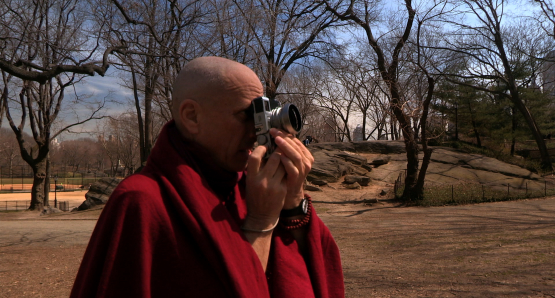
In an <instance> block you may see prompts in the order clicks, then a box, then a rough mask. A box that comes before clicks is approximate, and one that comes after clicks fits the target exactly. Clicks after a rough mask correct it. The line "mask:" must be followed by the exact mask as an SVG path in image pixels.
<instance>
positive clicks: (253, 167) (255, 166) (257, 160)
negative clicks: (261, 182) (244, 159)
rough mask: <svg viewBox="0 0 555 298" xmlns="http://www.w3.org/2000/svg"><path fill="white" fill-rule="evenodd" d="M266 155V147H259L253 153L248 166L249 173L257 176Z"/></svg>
mask: <svg viewBox="0 0 555 298" xmlns="http://www.w3.org/2000/svg"><path fill="white" fill-rule="evenodd" d="M265 153H266V147H264V146H258V147H256V148H255V149H254V150H253V151H252V153H251V155H250V156H249V161H248V164H247V173H249V174H252V175H256V174H257V173H258V171H260V165H261V164H262V158H263V157H264V154H265Z"/></svg>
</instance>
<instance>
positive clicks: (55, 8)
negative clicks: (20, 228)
mask: <svg viewBox="0 0 555 298" xmlns="http://www.w3.org/2000/svg"><path fill="white" fill-rule="evenodd" d="M83 5H84V4H83V3H81V2H79V1H76V0H51V1H48V0H42V1H34V2H28V1H2V2H0V11H1V13H2V15H3V18H2V21H0V32H2V33H3V34H6V35H5V36H2V38H0V43H1V46H0V49H1V51H2V53H3V58H0V68H1V69H2V70H3V78H4V90H6V87H7V86H17V89H18V90H19V92H18V94H17V95H16V94H13V95H7V96H3V102H4V107H5V109H6V111H5V112H6V118H7V120H8V123H9V125H10V127H11V128H12V130H13V132H14V133H15V137H16V139H17V141H18V144H19V148H20V153H21V157H22V158H23V159H24V160H25V162H26V163H28V164H29V165H30V166H31V168H32V170H33V187H32V191H31V204H30V209H39V210H40V209H42V207H43V206H48V205H49V202H48V191H49V189H48V187H46V186H47V185H48V182H49V150H50V142H51V140H52V139H53V138H55V137H56V136H57V135H59V134H60V133H61V132H62V131H64V130H66V129H69V128H70V127H73V126H75V125H79V124H82V123H84V122H86V121H88V120H91V119H97V118H98V114H97V113H98V111H99V110H100V109H101V108H102V103H100V105H98V106H96V109H94V110H93V111H92V113H91V114H90V115H89V116H86V117H85V119H83V120H80V121H77V122H75V123H73V124H70V125H67V126H65V127H63V128H62V129H61V130H58V131H52V130H53V125H54V124H55V121H56V119H57V117H58V115H59V113H60V111H61V109H62V102H63V100H64V99H65V97H66V89H69V88H72V86H73V85H74V84H75V83H76V82H77V81H79V80H80V77H79V76H77V74H86V75H93V74H94V73H98V74H101V75H103V74H104V72H105V71H106V69H107V67H108V61H107V57H108V54H110V53H111V52H112V51H113V49H109V50H106V51H105V52H104V55H103V59H102V62H101V64H100V65H99V63H97V62H95V61H93V57H94V56H95V53H96V51H97V49H98V45H95V44H94V42H93V44H92V45H90V41H89V40H88V38H86V37H85V36H86V32H88V31H87V30H86V26H85V22H86V20H87V15H86V14H85V12H86V11H87V10H86V9H85V7H83ZM93 40H94V36H93ZM6 73H8V74H10V75H12V76H13V77H14V78H15V77H16V78H17V80H15V79H10V80H8V78H9V76H8V75H6ZM65 73H69V74H67V75H66V74H65ZM6 81H10V82H11V83H13V84H14V85H11V84H7V83H6ZM4 94H7V92H4ZM74 102H75V103H79V99H78V98H75V100H74ZM10 103H13V105H11V104H10ZM17 118H19V121H18V122H19V123H16V119H17ZM27 124H28V125H29V129H30V131H31V132H32V135H33V141H34V144H29V142H28V141H26V140H25V138H24V129H25V126H26V125H27Z"/></svg>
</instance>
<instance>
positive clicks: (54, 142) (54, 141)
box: [50, 138, 60, 149]
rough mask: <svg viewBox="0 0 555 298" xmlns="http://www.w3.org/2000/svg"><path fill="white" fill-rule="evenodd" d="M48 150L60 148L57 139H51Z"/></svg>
mask: <svg viewBox="0 0 555 298" xmlns="http://www.w3.org/2000/svg"><path fill="white" fill-rule="evenodd" d="M50 148H51V149H58V148H60V143H58V139H57V138H53V139H52V140H51V141H50Z"/></svg>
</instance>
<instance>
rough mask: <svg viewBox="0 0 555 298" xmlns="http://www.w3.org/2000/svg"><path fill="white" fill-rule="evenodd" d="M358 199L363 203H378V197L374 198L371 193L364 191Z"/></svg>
mask: <svg viewBox="0 0 555 298" xmlns="http://www.w3.org/2000/svg"><path fill="white" fill-rule="evenodd" d="M360 200H362V201H364V202H365V203H370V204H375V203H378V202H379V201H378V199H376V198H374V197H373V195H372V194H370V193H365V194H363V195H362V196H361V197H360Z"/></svg>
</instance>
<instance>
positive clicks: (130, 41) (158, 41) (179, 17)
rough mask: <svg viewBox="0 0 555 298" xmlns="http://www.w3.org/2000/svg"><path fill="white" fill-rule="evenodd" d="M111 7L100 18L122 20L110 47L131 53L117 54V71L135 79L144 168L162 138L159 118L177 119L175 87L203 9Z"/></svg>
mask: <svg viewBox="0 0 555 298" xmlns="http://www.w3.org/2000/svg"><path fill="white" fill-rule="evenodd" d="M110 2H111V3H105V5H104V6H103V8H102V9H99V11H98V17H99V18H102V20H103V21H102V22H108V21H109V20H110V19H115V20H117V22H115V23H112V26H111V27H110V29H109V30H108V33H107V34H106V35H105V39H106V43H107V44H108V47H117V46H119V45H123V46H124V47H125V48H124V50H122V51H119V52H118V53H117V57H118V59H119V61H120V63H118V64H117V65H119V67H120V69H122V70H124V71H125V72H127V73H128V74H129V76H130V78H129V80H127V82H128V83H127V86H128V87H129V88H130V89H131V90H133V97H134V102H135V110H136V116H137V125H138V127H139V130H138V134H139V139H140V146H139V148H140V156H141V162H142V163H143V164H144V163H145V162H146V160H147V158H148V155H149V154H150V150H151V149H152V146H153V144H154V140H155V135H157V131H155V124H156V123H158V122H160V121H157V120H156V119H154V117H155V116H156V115H158V116H159V117H160V118H162V119H165V120H169V119H171V116H170V115H171V113H170V108H171V92H172V90H171V86H172V83H173V79H174V78H175V76H176V75H177V73H178V72H179V70H180V69H181V65H182V64H183V63H184V62H185V61H186V60H187V59H190V57H189V58H188V57H187V55H188V54H189V51H188V50H187V47H188V43H189V42H190V39H192V30H191V29H193V28H194V26H195V25H196V24H197V23H198V22H199V18H200V15H201V4H200V2H199V1H195V0H191V1H187V0H181V1H180V0H171V1H157V0H149V1H142V2H128V1H118V0H111V1H110ZM155 108H157V109H156V110H155ZM155 112H156V114H155ZM157 126H158V125H157Z"/></svg>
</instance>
